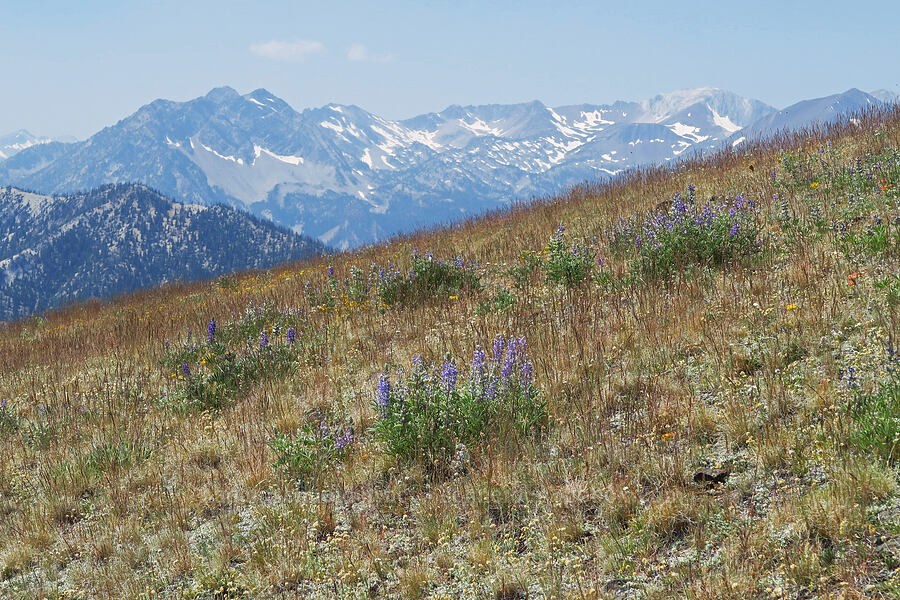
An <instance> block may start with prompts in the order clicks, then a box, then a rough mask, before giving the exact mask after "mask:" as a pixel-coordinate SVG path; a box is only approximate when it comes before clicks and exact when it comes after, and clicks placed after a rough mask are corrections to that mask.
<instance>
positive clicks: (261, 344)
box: [259, 333, 269, 348]
mask: <svg viewBox="0 0 900 600" xmlns="http://www.w3.org/2000/svg"><path fill="white" fill-rule="evenodd" d="M268 345H269V336H268V334H266V333H263V334H262V338H261V339H260V340H259V347H260V348H265V347H266V346H268Z"/></svg>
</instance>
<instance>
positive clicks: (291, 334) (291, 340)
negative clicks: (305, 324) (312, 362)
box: [287, 327, 297, 346]
mask: <svg viewBox="0 0 900 600" xmlns="http://www.w3.org/2000/svg"><path fill="white" fill-rule="evenodd" d="M296 337H297V332H296V331H295V330H294V328H293V327H291V328H290V329H288V331H287V341H288V344H290V345H291V346H293V345H294V340H295V339H296Z"/></svg>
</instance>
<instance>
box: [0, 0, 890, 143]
mask: <svg viewBox="0 0 900 600" xmlns="http://www.w3.org/2000/svg"><path fill="white" fill-rule="evenodd" d="M898 21H900V3H896V0H889V1H886V0H870V1H869V2H866V3H864V4H859V5H857V4H850V5H848V4H846V2H842V3H840V4H839V3H837V2H829V1H828V0H819V1H815V2H812V1H792V0H779V1H777V2H770V1H767V0H757V1H755V2H731V1H722V0H718V1H716V2H691V1H689V0H682V1H680V2H672V1H671V0H643V1H641V2H621V1H619V2H603V1H595V2H587V1H576V0H553V1H549V0H548V1H545V2H536V1H531V0H519V1H516V2H513V1H490V0H481V1H473V0H452V1H434V0H415V1H405V0H397V1H390V0H380V1H374V0H372V1H369V0H318V1H315V2H304V1H294V2H276V1H266V0H254V1H248V0H241V1H239V2H237V1H232V0H215V1H207V0H177V1H173V0H157V1H150V0H147V1H140V2H138V1H130V0H79V1H78V2H73V1H72V0H30V1H28V2H22V1H21V0H16V1H11V0H0V77H2V82H3V83H2V87H0V134H3V133H6V132H10V131H14V130H17V129H20V128H23V129H27V130H29V131H31V132H32V133H34V134H37V135H47V136H54V137H58V136H63V135H69V136H75V137H77V138H85V137H88V136H90V135H91V134H93V133H95V132H96V131H98V130H99V129H101V128H103V127H105V126H107V125H112V124H113V123H115V122H116V121H118V120H119V119H122V118H124V117H126V116H128V115H129V114H131V113H132V112H134V111H135V110H137V109H138V108H139V107H141V106H142V105H144V104H147V103H149V102H151V101H152V100H154V99H156V98H166V99H170V100H178V101H184V100H189V99H191V98H194V97H197V96H202V95H204V94H205V93H206V92H208V91H209V90H210V89H212V88H214V87H218V86H222V85H229V86H231V87H233V88H235V89H236V90H238V91H239V92H241V93H247V92H250V91H252V90H254V89H257V88H266V89H268V90H269V91H271V92H272V93H274V94H276V95H277V96H279V97H281V98H282V99H284V100H285V101H287V102H288V103H289V104H291V105H292V106H293V107H294V108H295V109H298V110H302V109H303V108H309V107H316V106H322V105H324V104H328V103H330V102H336V103H340V104H355V105H358V106H361V107H363V108H365V109H366V110H369V111H371V112H374V113H376V114H378V115H380V116H382V117H386V118H389V119H402V118H408V117H412V116H414V115H417V114H421V113H425V112H432V111H439V110H441V109H443V108H446V107H447V106H449V105H451V104H492V103H498V104H507V103H514V102H525V101H530V100H540V101H542V102H544V103H546V104H548V105H550V106H559V105H564V104H581V103H592V104H602V103H608V102H613V101H615V100H640V99H644V98H650V97H652V96H655V95H656V94H658V93H663V92H669V91H673V90H676V89H682V88H690V87H701V86H714V87H720V88H724V89H727V90H730V91H733V92H735V93H738V94H740V95H743V96H749V97H752V98H757V99H759V100H762V101H764V102H767V103H769V104H772V105H774V106H776V107H778V108H783V107H785V106H787V105H789V104H792V103H793V102H796V101H798V100H802V99H807V98H814V97H819V96H825V95H828V94H833V93H837V92H841V91H844V90H847V89H849V88H852V87H857V88H860V89H862V90H866V91H870V90H873V89H879V88H885V89H889V90H892V91H895V92H900V67H898V65H900V44H898V43H897V33H896V27H897V23H898Z"/></svg>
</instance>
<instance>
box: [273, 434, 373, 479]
mask: <svg viewBox="0 0 900 600" xmlns="http://www.w3.org/2000/svg"><path fill="white" fill-rule="evenodd" d="M355 441H356V437H355V436H354V435H353V430H352V429H350V428H349V427H345V428H343V429H341V428H334V427H329V426H328V425H326V424H324V423H321V424H320V425H319V426H318V427H312V426H309V425H307V426H305V427H302V428H301V429H299V430H297V432H296V433H295V434H294V435H292V436H288V435H284V434H282V435H279V436H277V437H276V438H275V439H274V440H272V442H270V445H271V447H272V450H274V451H275V454H276V456H277V459H276V460H275V468H276V469H279V470H281V471H284V472H285V473H287V474H289V475H290V476H292V477H296V478H298V479H306V478H308V477H311V476H314V475H317V474H320V473H322V472H323V471H324V469H325V468H326V467H328V466H330V465H332V464H333V463H335V462H337V461H339V460H341V459H342V458H343V457H344V455H345V454H346V453H347V452H348V451H349V450H350V448H351V447H352V445H353V443H354V442H355Z"/></svg>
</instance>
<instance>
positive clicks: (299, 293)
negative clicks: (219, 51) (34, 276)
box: [0, 108, 900, 600]
mask: <svg viewBox="0 0 900 600" xmlns="http://www.w3.org/2000/svg"><path fill="white" fill-rule="evenodd" d="M898 188H900V109H896V108H895V109H892V110H882V111H877V112H871V113H866V114H862V115H857V117H855V118H854V119H852V120H849V121H847V122H844V123H843V124H840V125H835V126H832V127H827V128H820V129H815V130H810V131H805V132H801V133H798V134H796V135H791V136H782V137H779V138H777V139H775V140H772V141H770V142H767V143H765V144H756V145H751V146H747V147H744V146H741V147H739V149H738V150H736V151H733V152H732V151H723V152H721V153H718V154H715V155H711V156H708V157H702V158H698V159H695V160H692V161H688V162H685V163H684V164H679V165H676V166H671V167H659V168H649V169H644V170H640V171H634V172H631V173H629V174H627V175H626V176H624V177H622V178H620V179H617V180H615V181H612V182H607V183H596V184H585V185H583V186H579V187H576V188H574V189H571V190H568V191H566V192H565V193H564V194H562V195H561V196H559V197H555V198H547V199H538V200H535V201H533V202H530V203H526V204H521V205H516V206H513V207H511V208H509V209H508V210H503V211H497V212H494V213H491V214H489V215H486V216H484V217H481V218H476V219H471V220H469V221H466V222H464V223H461V224H458V225H454V226H450V227H446V228H441V229H435V230H433V231H423V232H420V233H417V234H414V235H409V236H405V237H400V238H396V239H394V240H391V241H389V242H387V243H384V244H380V245H377V246H373V247H368V248H363V249H360V250H358V251H356V252H350V253H342V254H339V255H335V256H330V257H321V258H318V259H315V260H311V261H305V262H301V263H297V264H293V265H289V266H286V267H283V268H278V269H273V270H270V271H264V272H254V273H246V274H239V275H235V276H231V277H223V278H220V279H217V280H214V281H208V282H200V283H193V284H186V285H172V286H167V287H164V288H159V289H154V290H149V291H146V292H141V293H138V294H134V295H130V296H127V297H122V298H119V299H116V300H114V301H111V302H108V303H100V302H93V303H87V304H81V305H76V306H72V307H70V308H67V309H65V310H62V311H58V312H55V313H51V314H47V315H44V316H39V317H33V318H31V319H28V320H26V321H22V322H17V323H10V324H6V325H3V326H2V329H0V597H3V598H53V599H76V598H77V599H87V598H141V599H150V598H198V599H199V598H209V599H216V600H224V599H232V598H234V599H236V598H360V599H361V598H411V599H419V598H435V599H437V598H444V599H453V598H485V599H496V600H514V599H525V598H535V599H538V598H546V599H551V598H553V599H558V600H563V599H578V600H587V599H600V598H647V599H662V598H673V597H678V598H694V599H713V598H735V599H744V598H894V597H898V595H900V571H898V568H900V496H898V464H900V462H898V461H900V371H898V368H900V339H898V337H897V336H898V316H900V313H898V311H900V189H898Z"/></svg>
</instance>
